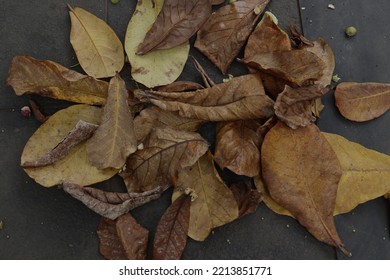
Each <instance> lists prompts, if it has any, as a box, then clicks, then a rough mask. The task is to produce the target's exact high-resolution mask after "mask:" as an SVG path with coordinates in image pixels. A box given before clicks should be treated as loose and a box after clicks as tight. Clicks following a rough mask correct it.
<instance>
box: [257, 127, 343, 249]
mask: <svg viewBox="0 0 390 280" xmlns="http://www.w3.org/2000/svg"><path fill="white" fill-rule="evenodd" d="M261 164H262V175H263V178H264V181H265V184H266V186H267V187H268V190H269V192H270V194H271V197H272V198H273V199H274V200H275V201H276V202H277V203H279V204H280V205H281V206H283V207H284V208H286V209H287V210H288V211H290V212H291V213H292V214H293V215H294V217H295V218H296V219H297V220H298V221H299V222H300V223H301V224H302V225H303V226H304V227H306V229H307V230H308V231H309V232H310V233H311V234H312V235H313V236H314V237H316V238H317V239H318V240H320V241H322V242H325V243H327V244H329V245H331V246H334V247H336V248H339V249H340V250H341V251H342V252H343V253H344V254H346V255H350V253H348V252H347V251H346V249H345V248H344V245H343V243H342V242H341V240H340V237H339V236H338V234H337V231H336V227H335V224H334V220H333V211H334V207H335V203H336V194H337V186H338V183H339V181H340V178H341V175H342V171H341V167H340V163H339V161H338V159H337V156H336V154H335V152H334V151H333V149H332V146H330V144H329V143H328V142H327V140H326V138H324V136H322V134H321V132H320V130H319V129H318V128H317V126H315V125H314V124H311V125H308V126H306V127H304V128H298V129H295V130H294V129H291V128H289V127H287V126H286V125H285V124H283V123H281V122H279V123H278V124H276V125H275V126H274V127H273V128H272V129H271V130H270V131H269V132H268V133H267V135H266V136H265V139H264V142H263V145H262V149H261Z"/></svg>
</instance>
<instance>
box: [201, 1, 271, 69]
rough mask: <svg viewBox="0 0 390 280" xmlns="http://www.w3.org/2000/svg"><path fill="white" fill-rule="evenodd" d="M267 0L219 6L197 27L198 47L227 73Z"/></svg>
mask: <svg viewBox="0 0 390 280" xmlns="http://www.w3.org/2000/svg"><path fill="white" fill-rule="evenodd" d="M268 2H269V0H248V1H235V2H233V3H231V4H229V5H226V6H223V7H221V8H219V9H218V10H217V11H216V12H215V13H213V14H212V15H211V17H210V18H209V19H208V21H206V23H205V24H204V25H203V26H202V28H201V29H200V30H199V31H198V36H197V39H196V42H195V48H197V49H198V50H200V51H201V52H202V53H203V54H204V55H205V56H207V57H208V58H209V59H210V60H211V61H212V62H213V63H214V64H215V65H216V66H217V67H218V68H219V69H220V70H221V71H222V73H223V74H226V71H227V69H228V67H229V65H230V64H231V63H232V61H233V60H234V58H235V57H236V55H237V54H238V52H239V51H240V49H241V47H242V46H243V45H244V43H245V41H246V39H247V38H248V36H249V34H250V33H251V32H252V29H253V27H254V25H255V24H256V21H257V19H258V17H259V16H260V14H261V12H262V11H263V10H264V8H265V7H266V6H267V4H268Z"/></svg>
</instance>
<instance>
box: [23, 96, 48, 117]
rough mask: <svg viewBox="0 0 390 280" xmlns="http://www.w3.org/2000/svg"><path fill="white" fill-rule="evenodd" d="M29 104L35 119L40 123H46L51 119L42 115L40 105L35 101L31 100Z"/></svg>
mask: <svg viewBox="0 0 390 280" xmlns="http://www.w3.org/2000/svg"><path fill="white" fill-rule="evenodd" d="M28 102H29V104H30V107H31V111H32V113H33V115H34V117H35V118H36V119H37V120H38V121H39V122H41V123H44V122H45V121H47V119H48V118H49V117H48V116H45V115H44V114H43V113H42V111H41V109H40V108H39V106H38V104H37V103H36V102H35V101H34V100H32V99H30V100H29V101H28Z"/></svg>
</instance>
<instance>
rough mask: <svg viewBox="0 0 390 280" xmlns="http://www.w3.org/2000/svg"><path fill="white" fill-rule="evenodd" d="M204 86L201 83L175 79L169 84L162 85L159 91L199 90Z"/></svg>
mask: <svg viewBox="0 0 390 280" xmlns="http://www.w3.org/2000/svg"><path fill="white" fill-rule="evenodd" d="M202 88H203V86H202V85H201V84H198V83H195V82H190V81H175V82H173V83H171V84H169V85H166V86H161V87H159V88H158V91H167V92H169V91H176V92H183V91H191V90H198V89H202Z"/></svg>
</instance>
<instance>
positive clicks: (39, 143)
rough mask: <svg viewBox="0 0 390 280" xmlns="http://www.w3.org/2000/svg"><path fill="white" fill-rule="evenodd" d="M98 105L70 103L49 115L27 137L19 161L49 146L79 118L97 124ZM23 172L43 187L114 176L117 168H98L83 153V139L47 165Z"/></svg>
mask: <svg viewBox="0 0 390 280" xmlns="http://www.w3.org/2000/svg"><path fill="white" fill-rule="evenodd" d="M101 113H102V112H101V109H100V108H97V107H93V106H87V105H74V106H71V107H69V108H67V109H63V110H60V111H58V112H57V113H55V114H54V115H52V116H51V117H50V118H49V119H48V120H47V121H46V122H44V123H43V124H42V125H41V126H40V127H39V128H38V129H37V131H36V132H35V133H34V134H33V135H32V136H31V137H30V139H29V140H28V142H27V143H26V146H25V147H24V150H23V153H22V156H21V165H22V166H23V165H24V164H25V163H26V162H34V161H35V160H37V159H39V158H40V157H42V156H43V155H45V154H47V153H49V151H51V150H53V149H54V148H55V147H56V146H57V145H58V144H59V143H60V142H61V141H63V139H65V138H66V136H67V135H68V134H69V132H70V131H71V130H72V129H73V128H74V127H75V126H76V124H77V123H78V122H79V121H80V120H83V121H85V122H88V123H91V124H99V122H100V118H101ZM24 170H25V171H26V173H27V174H28V175H29V176H30V177H31V178H33V179H34V180H35V181H36V182H37V183H39V184H40V185H42V186H45V187H51V186H54V185H58V184H62V183H63V182H71V183H74V184H78V185H80V186H86V185H92V184H94V183H98V182H101V181H104V180H107V179H109V178H110V177H112V176H114V175H115V174H116V173H117V172H118V170H117V169H111V168H108V169H104V170H99V169H97V168H96V167H95V166H93V165H92V164H91V163H90V162H89V160H88V157H87V149H86V142H83V143H80V144H79V145H76V146H74V147H73V148H71V149H70V150H69V152H68V153H67V155H66V156H65V157H64V158H63V159H61V160H58V161H56V162H54V163H53V164H51V165H48V166H42V167H31V168H30V167H28V168H27V167H26V168H24Z"/></svg>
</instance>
